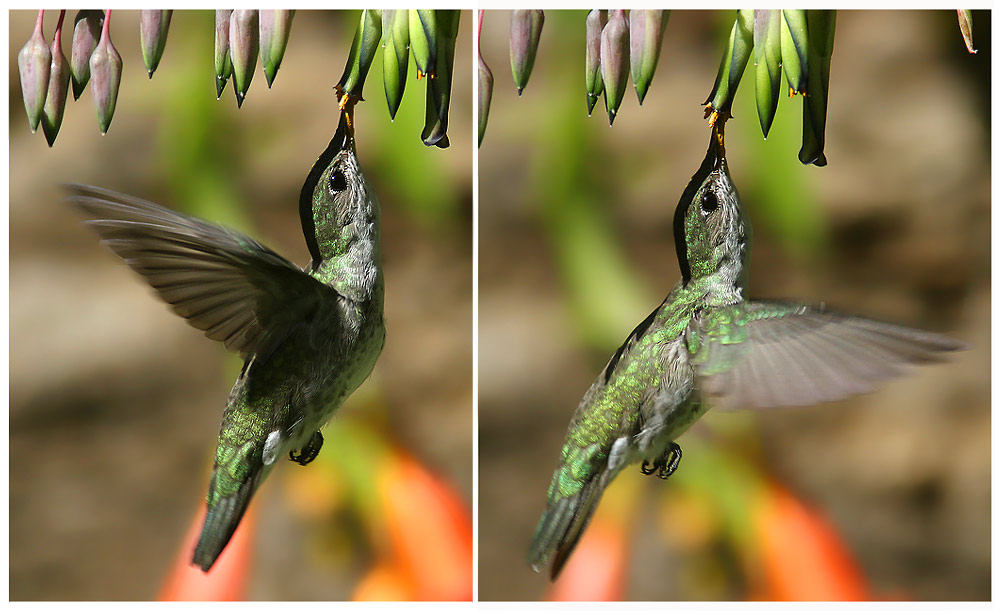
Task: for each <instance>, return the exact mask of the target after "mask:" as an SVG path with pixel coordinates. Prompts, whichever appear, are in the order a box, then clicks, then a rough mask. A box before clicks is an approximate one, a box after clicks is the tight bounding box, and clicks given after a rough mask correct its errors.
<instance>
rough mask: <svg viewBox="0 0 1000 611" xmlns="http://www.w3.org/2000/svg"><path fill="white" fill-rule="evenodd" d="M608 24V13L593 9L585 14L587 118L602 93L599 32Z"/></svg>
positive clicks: (602, 80)
mask: <svg viewBox="0 0 1000 611" xmlns="http://www.w3.org/2000/svg"><path fill="white" fill-rule="evenodd" d="M607 23H608V12H607V11H601V10H598V9H594V10H592V11H590V12H589V13H587V61H586V69H587V116H588V117H589V116H590V115H591V113H592V112H593V111H594V105H595V104H597V100H599V99H600V98H601V94H602V93H604V79H603V78H601V32H603V31H604V26H605V25H607Z"/></svg>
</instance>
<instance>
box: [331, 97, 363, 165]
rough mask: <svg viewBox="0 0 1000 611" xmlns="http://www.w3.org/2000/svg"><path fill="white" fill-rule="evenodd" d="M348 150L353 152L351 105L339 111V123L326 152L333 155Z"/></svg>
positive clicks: (352, 114)
mask: <svg viewBox="0 0 1000 611" xmlns="http://www.w3.org/2000/svg"><path fill="white" fill-rule="evenodd" d="M348 148H350V149H351V151H355V148H354V106H353V105H348V106H346V107H344V109H343V110H341V111H340V123H339V124H338V125H337V132H336V133H335V134H334V135H333V139H332V140H330V145H329V146H328V147H327V152H332V153H333V154H334V155H335V154H337V153H339V152H340V151H343V150H347V149H348ZM355 152H356V151H355ZM331 158H332V155H331Z"/></svg>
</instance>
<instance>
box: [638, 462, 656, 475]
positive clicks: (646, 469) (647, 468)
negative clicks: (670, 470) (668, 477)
mask: <svg viewBox="0 0 1000 611" xmlns="http://www.w3.org/2000/svg"><path fill="white" fill-rule="evenodd" d="M639 469H640V470H641V471H642V474H643V475H652V474H653V473H655V472H656V463H653V464H652V465H650V464H649V461H648V460H644V461H642V466H641V467H639Z"/></svg>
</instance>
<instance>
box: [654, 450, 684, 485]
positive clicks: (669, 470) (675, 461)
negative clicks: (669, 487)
mask: <svg viewBox="0 0 1000 611" xmlns="http://www.w3.org/2000/svg"><path fill="white" fill-rule="evenodd" d="M681 455H682V453H681V447H680V446H679V445H677V444H676V443H674V442H672V441H671V442H670V449H669V450H668V451H667V453H666V454H665V455H664V456H663V458H664V461H663V462H661V463H660V472H659V473H657V474H656V476H657V477H659V478H660V479H667V478H668V477H670V476H671V475H673V474H674V471H676V470H677V466H678V465H680V464H681Z"/></svg>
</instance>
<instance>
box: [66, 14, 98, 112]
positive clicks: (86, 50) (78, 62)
mask: <svg viewBox="0 0 1000 611" xmlns="http://www.w3.org/2000/svg"><path fill="white" fill-rule="evenodd" d="M74 24H75V25H74V26H73V45H72V47H71V49H70V56H69V70H70V76H71V77H72V80H73V99H74V100H79V99H80V94H82V93H83V90H84V88H85V87H86V86H87V83H88V82H89V81H90V54H91V53H93V52H94V48H95V47H96V46H97V41H98V40H99V39H100V38H101V26H102V25H104V12H102V11H79V12H77V14H76V19H74Z"/></svg>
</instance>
